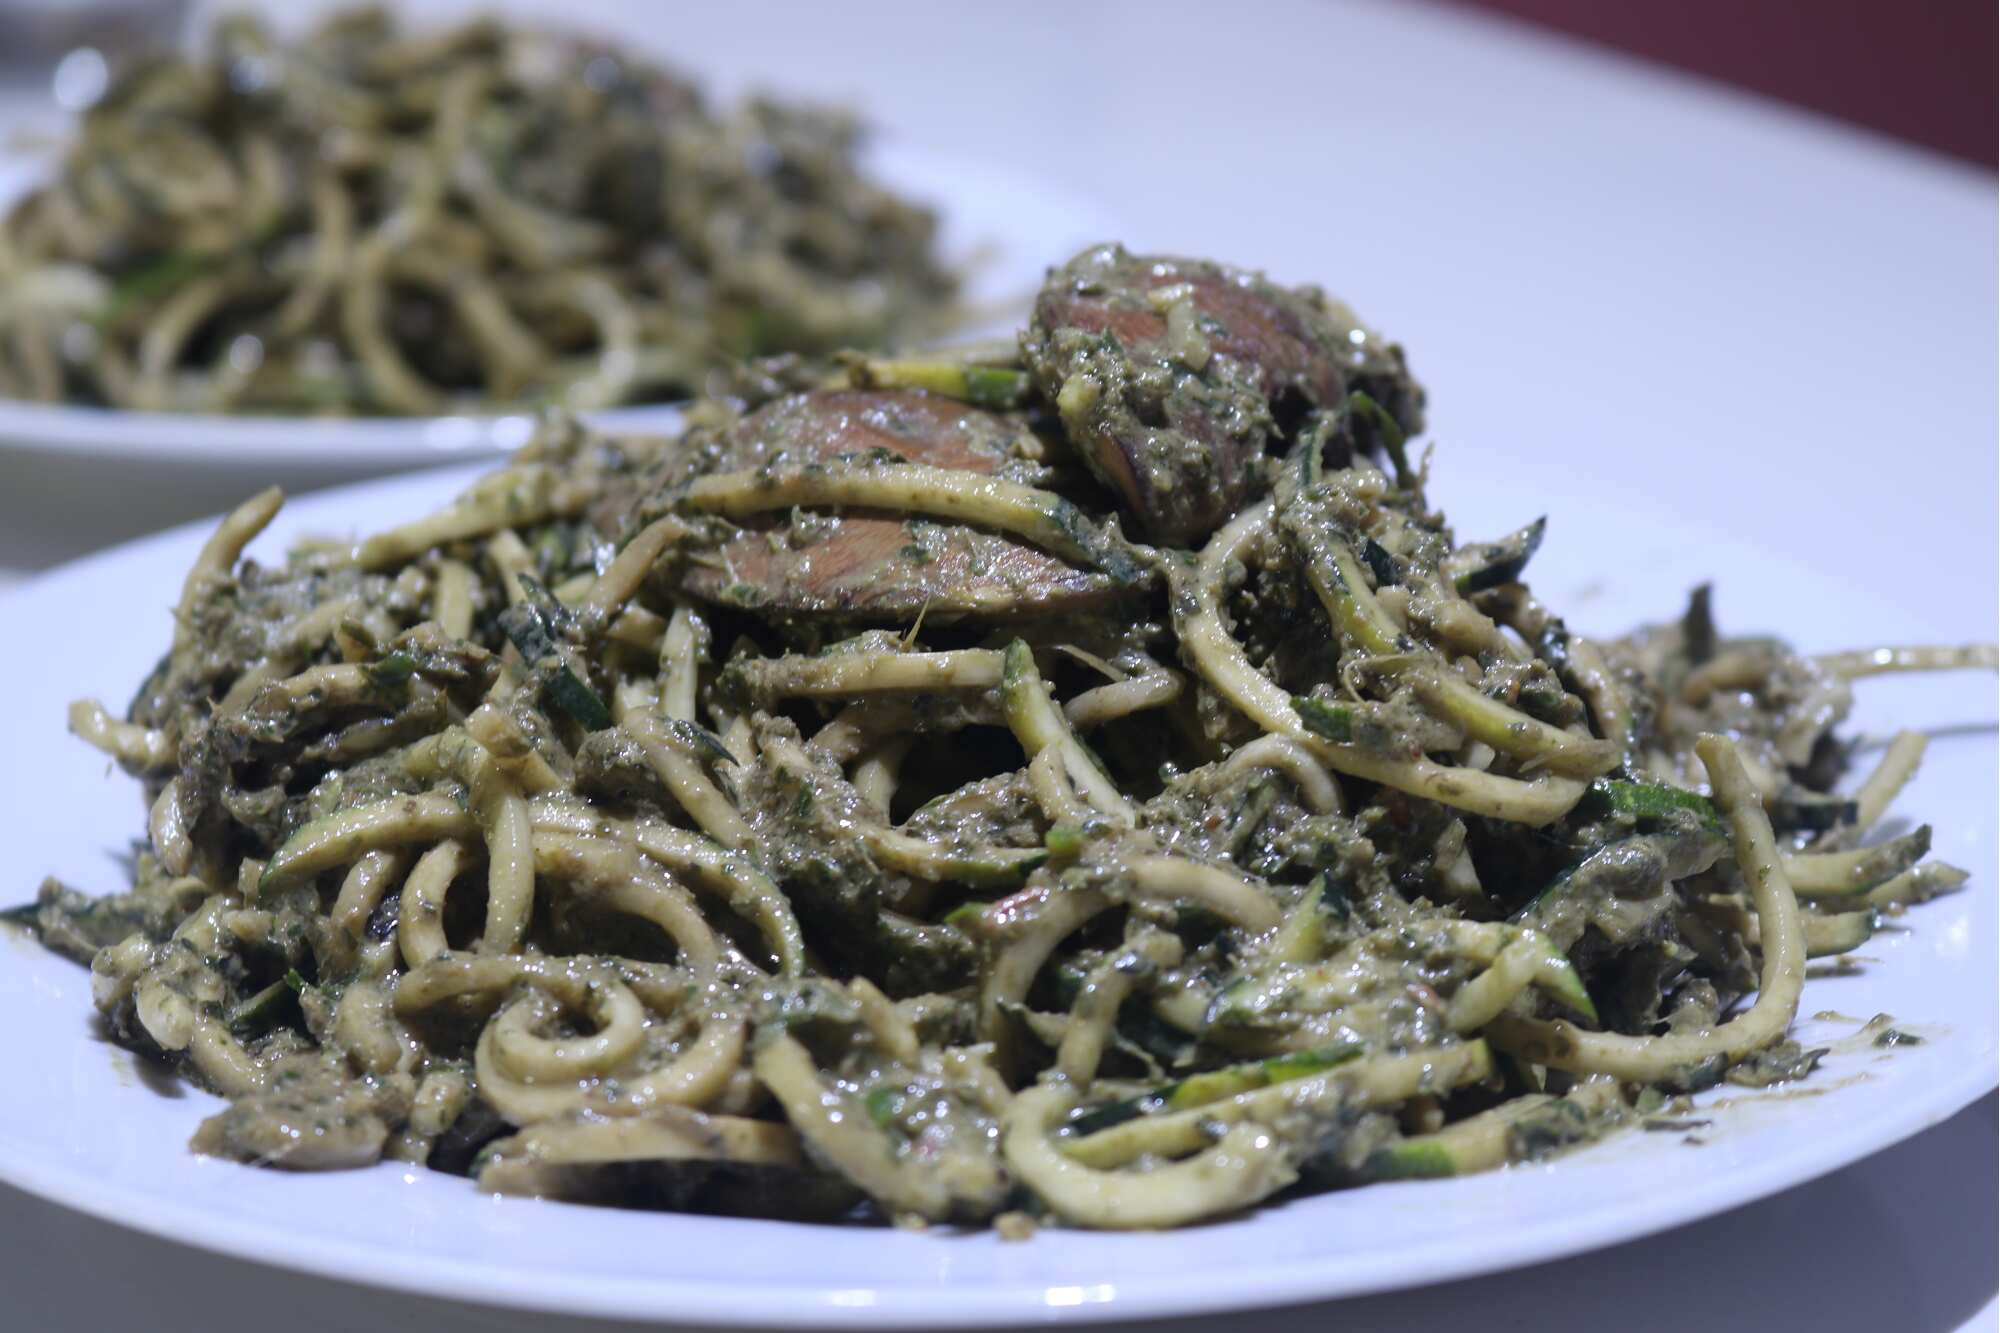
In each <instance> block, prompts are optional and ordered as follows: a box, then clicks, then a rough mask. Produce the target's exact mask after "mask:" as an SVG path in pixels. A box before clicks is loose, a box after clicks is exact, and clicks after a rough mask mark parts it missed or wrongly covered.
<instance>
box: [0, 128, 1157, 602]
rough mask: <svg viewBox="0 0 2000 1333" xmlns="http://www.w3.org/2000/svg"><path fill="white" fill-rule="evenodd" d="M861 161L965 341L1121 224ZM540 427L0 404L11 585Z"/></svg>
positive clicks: (25, 163) (660, 427)
mask: <svg viewBox="0 0 2000 1333" xmlns="http://www.w3.org/2000/svg"><path fill="white" fill-rule="evenodd" d="M6 109H7V108H5V107H0V112H4V111H5V110H6ZM38 123H39V124H44V125H45V124H47V122H46V121H42V122H38ZM864 163H865V166H866V168H867V169H868V170H869V172H870V173H871V174H873V175H875V176H876V177H877V178H878V179H880V180H882V181H883V182H884V183H885V184H887V185H889V186H890V187H892V188H894V189H895V190H897V191H898V192H900V193H903V194H905V195H907V196H908V197H910V198H912V199H916V200H919V201H921V202H923V203H925V204H927V205H929V206H930V207H932V208H933V209H935V210H936V211H937V213H938V215H939V219H940V223H941V228H940V249H941V252H942V253H943V255H944V256H945V258H946V261H947V262H948V263H950V264H952V265H954V266H956V267H959V268H961V269H962V270H963V271H964V273H965V275H966V292H965V299H966V303H967V306H968V309H969V310H971V311H972V312H973V313H974V318H975V323H974V324H973V325H972V326H971V327H969V328H967V329H966V330H965V331H964V333H965V335H966V336H974V335H980V334H993V333H1009V332H1011V331H1012V329H1013V328H1014V327H1016V325H1017V323H1018V320H1019V317H1020V316H1021V315H1022V314H1024V313H1025V312H1026V309H1027V303H1028V300H1029V298H1030V297H1031V296H1032V295H1033V293H1034V290H1035V288H1036V287H1037V286H1039V285H1040V283H1041V280H1042V274H1043V270H1044V269H1045V267H1046V266H1047V265H1048V264H1050V263H1053V262H1059V261H1060V260H1062V259H1064V258H1067V257H1068V256H1069V255H1070V254H1072V253H1074V252H1075V251H1077V250H1080V249H1082V248H1083V247H1084V246H1086V245H1089V244H1091V243H1092V242H1095V241H1101V240H1105V239H1108V238H1110V237H1113V236H1115V235H1116V234H1118V232H1119V230H1120V226H1119V224H1118V223H1117V222H1116V221H1114V220H1112V219H1111V218H1110V217H1109V216H1108V215H1107V214H1106V213H1105V212H1104V211H1103V210H1101V209H1099V208H1098V207H1096V206H1095V205H1093V204H1091V203H1089V202H1088V201H1085V200H1083V199H1080V198H1078V197H1077V196H1075V195H1072V194H1068V193H1066V192H1064V191H1063V190H1062V189H1061V188H1060V187H1052V186H1050V185H1048V184H1046V183H1044V182H1041V181H1037V180H1033V179H1030V178H1028V177H1026V176H1023V175H1020V174H1018V173H1015V172H1012V171H1008V170H1005V169H1000V168H994V167H991V166H988V165H986V164H983V163H981V162H978V161H976V160H972V159H961V158H955V157H952V156H949V155H946V154H941V153H938V152H935V151H932V150H928V149H918V148H913V147H909V146H907V145H903V144H900V143H896V142H893V141H877V142H875V143H874V144H872V145H871V146H870V147H869V148H868V150H867V152H866V154H865V156H864ZM40 170H42V160H41V159H39V158H37V157H33V156H30V155H27V154H25V153H23V152H18V151H17V152H15V153H14V154H12V155H10V156H7V157H0V208H4V207H5V206H6V204H7V203H8V202H9V201H10V200H11V199H12V198H13V197H14V196H15V195H16V194H17V193H19V192H20V191H21V190H23V189H25V188H27V187H28V185H29V183H30V182H32V181H33V180H34V179H35V177H36V173H38V172H39V171H40ZM591 420H592V421H594V422H596V423H598V424H600V425H602V426H604V427H606V428H608V429H616V430H621V431H626V432H646V433H651V432H660V431H666V430H671V429H673V428H674V426H675V424H676V422H677V421H678V411H677V409H675V408H674V407H673V406H672V405H670V404H659V405H644V406H633V407H621V408H615V409H611V410H609V411H605V412H599V413H594V414H592V415H591ZM533 427H534V418H533V417H532V416H531V415H529V414H526V413H512V414H507V415H500V416H444V417H353V418H331V417H315V418H301V417H271V416H205V415H199V414H193V413H169V412H127V411H118V410H115V409H109V408H97V407H73V406H64V405H55V404H44V403H25V402H19V401H15V400H10V399H0V476H4V477H5V479H6V485H5V486H4V487H0V581H4V571H6V570H8V569H11V570H13V571H15V572H16V573H17V575H18V573H19V572H22V571H31V570H35V569H42V568H46V567H48V566H49V565H52V564H56V563H58V562H60V561H62V560H66V559H70V558H73V557H75V556H77V555H80V554H82V553H83V552H85V551H88V550H92V549H95V548H96V547H100V546H103V545H106V544H107V543H110V542H115V541H120V540H123V539H125V538H128V537H132V536H136V535H138V534H139V533H143V532H150V531H153V530H155V529H157V528H161V527H165V526H167V525H169V524H172V523H176V522H180V521H183V520H185V519H189V518H193V517H195V516H196V515H200V514H206V513H210V512H213V511H215V510H218V509H224V508H227V507H229V506H230V505H233V504H234V503H236V502H237V501H238V500H240V499H242V498H243V497H244V496H245V495H247V494H249V493H250V492H252V491H255V490H257V489H259V488H261V487H263V486H266V485H270V484H273V483H275V484H277V485H281V486H283V487H285V489H286V490H288V491H291V492H294V493H297V492H302V491H309V490H314V489H317V488H319V487H322V486H328V485H332V484H334V483H337V482H341V481H349V480H354V479H357V478H361V477H367V476H375V475H380V474H383V473H387V472H398V471H408V470H412V469H416V468H423V467H434V466H437V465H439V464H443V463H450V462H459V461H464V460H467V459H476V458H490V457H493V456H497V455H499V454H501V453H504V452H506V451H508V450H510V449H514V448H516V447H518V446H519V445H521V444H522V443H523V442H525V441H526V440H527V438H528V435H529V433H530V431H531V430H532V429H533Z"/></svg>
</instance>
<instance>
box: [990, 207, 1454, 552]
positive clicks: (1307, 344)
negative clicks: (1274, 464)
mask: <svg viewBox="0 0 2000 1333" xmlns="http://www.w3.org/2000/svg"><path fill="white" fill-rule="evenodd" d="M1021 349H1022V354H1023V356H1024V358H1025V359H1026V361H1027V364H1028V367H1029V369H1030V370H1031V371H1032V372H1033V373H1034V376H1035V383H1036V387H1037V388H1038V389H1039V390H1040V391H1041V393H1042V394H1043V395H1044V396H1045V397H1046V398H1047V399H1048V400H1049V401H1050V402H1052V403H1054V404H1055V407H1056V410H1057V412H1058V413H1059V414H1060V416H1061V417H1062V422H1063V425H1064V427H1065V428H1066V429H1067V431H1068V433H1069V435H1070V438H1071V440H1072V441H1074V442H1075V443H1076V444H1077V445H1078V447H1079V449H1080V451H1081V452H1082V454H1083V457H1084V461H1085V462H1086V463H1087V464H1088V465H1089V467H1090V468H1091V470H1092V471H1093V472H1095V473H1096V474H1097V476H1098V477H1099V479H1100V480H1102V481H1103V482H1104V483H1105V484H1106V485H1108V486H1110V487H1111V488H1112V490H1113V491H1115V492H1116V493H1117V495H1118V496H1119V497H1120V499H1121V500H1122V501H1123V503H1124V504H1125V506H1126V508H1127V509H1129V510H1130V511H1131V513H1132V514H1133V516H1134V517H1135V518H1136V519H1137V520H1138V522H1139V526H1140V527H1141V528H1142V529H1143V531H1144V532H1145V533H1146V534H1147V535H1148V536H1150V537H1152V538H1153V539H1155V540H1158V541H1162V542H1167V543H1172V544H1175V545H1183V546H1192V545H1197V544H1199V543H1200V541H1201V539H1202V538H1204V537H1206V536H1207V535H1208V534H1209V533H1210V532H1212V531H1214V529H1215V528H1216V527H1217V526H1219V525H1220V524H1221V523H1222V522H1223V520H1224V519H1226V518H1227V517H1228V516H1229V515H1231V514H1233V513H1235V512H1236V511H1237V510H1238V509H1239V508H1240V507H1241V506H1242V504H1243V503H1244V501H1245V500H1247V499H1249V498H1250V497H1251V496H1253V495H1255V494H1256V493H1257V492H1258V491H1260V490H1262V489H1263V487H1264V486H1265V485H1266V484H1267V482H1268V473H1269V465H1268V464H1267V463H1266V462H1265V460H1266V458H1267V457H1268V456H1269V455H1272V454H1275V453H1282V452H1283V450H1284V447H1285V446H1286V444H1287V442H1288V441H1289V439H1290V438H1292V437H1293V436H1295V435H1296V434H1297V433H1298V431H1299V429H1300V427H1301V426H1302V424H1303V423H1304V421H1305V419H1306V417H1307V416H1308V415H1309V414H1311V413H1313V412H1315V411H1322V410H1332V409H1336V408H1339V407H1341V406H1342V405H1343V404H1344V403H1345V402H1346V401H1347V398H1348V395H1349V394H1350V393H1351V392H1355V391H1360V392H1364V393H1366V394H1368V396H1369V397H1370V398H1371V399H1372V400H1374V402H1375V403H1376V404H1377V405H1379V406H1380V407H1381V408H1383V409H1384V411H1385V412H1386V414H1387V415H1388V416H1389V417H1391V418H1393V420H1394V422H1395V424H1396V425H1398V426H1400V427H1401V428H1402V430H1403V432H1404V433H1406V434H1408V433H1413V432H1415V431H1417V430H1419V429H1421V427H1422V424H1423V417H1422V408H1423V390H1422V389H1421V388H1420V387H1419V386H1418V385H1417V383H1416V381H1415V380H1413V379H1411V378H1410V375H1409V372H1408V371H1407V369H1405V367H1404V364H1403V354H1402V349H1401V348H1398V347H1396V346H1394V345H1391V344H1387V343H1384V342H1383V341H1382V340H1381V339H1380V338H1379V337H1377V336H1376V335H1375V334H1373V333H1371V332H1369V331H1368V330H1367V329H1366V328H1364V327H1363V326H1362V325H1361V324H1360V323H1359V322H1358V321H1357V320H1356V319H1355V318H1354V316H1353V315H1352V313H1351V312H1349V311H1348V310H1346V309H1345V308H1344V307H1342V306H1340V305H1339V304H1338V303H1337V302H1333V301H1329V300H1328V299H1327V298H1326V297H1325V296H1324V295H1323V294H1321V293H1320V292H1319V291H1318V290H1317V289H1315V288H1310V287H1300V288H1286V287H1280V286H1278V285H1277V284H1275V283H1272V282H1270V281H1268V280H1267V279H1265V278H1264V277H1263V276H1262V275H1261V274H1256V273H1251V272H1247V271H1245V270H1242V269H1236V268H1231V267H1229V266H1227V265H1223V264H1215V263H1209V262H1206V261H1203V260H1191V259H1174V258H1166V257H1160V256H1143V255H1133V254H1129V253H1127V252H1126V250H1125V249H1124V248H1123V247H1122V246H1118V245H1104V246H1099V247H1096V248H1094V249H1090V250H1086V251H1084V252H1083V253H1082V254H1080V255H1078V256H1077V257H1076V258H1074V259H1072V260H1071V261H1070V262H1069V263H1067V264H1065V265H1063V266H1062V267H1061V268H1059V269H1056V270H1054V271H1053V272H1051V274H1050V275H1049V280H1048V281H1047V282H1046V283H1045V284H1044V285H1043V287H1042V290H1041V294H1040V295H1039V296H1038V297H1037V299H1036V302H1035V312H1034V317H1033V319H1032V321H1031V323H1030V324H1029V327H1028V329H1027V331H1026V332H1025V333H1023V335H1022V338H1021ZM1367 415H1368V417H1369V421H1368V422H1367V423H1366V424H1365V425H1359V426H1358V430H1359V431H1361V432H1362V433H1363V439H1362V441H1361V442H1362V443H1367V442H1368V440H1369V437H1372V434H1373V432H1374V431H1375V430H1376V429H1378V427H1377V426H1376V424H1375V421H1374V417H1375V414H1373V413H1369V414H1367Z"/></svg>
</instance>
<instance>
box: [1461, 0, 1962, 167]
mask: <svg viewBox="0 0 2000 1333" xmlns="http://www.w3.org/2000/svg"><path fill="white" fill-rule="evenodd" d="M1457 2H1458V3H1462V4H1467V5H1471V6H1473V7H1476V8H1479V9H1485V10H1490V11H1494V12H1498V13H1504V14H1511V15H1513V16H1515V17H1517V18H1522V19H1527V20H1529V21H1530V22H1533V23H1537V24H1541V25H1543V26H1545V27H1549V28H1555V29H1558V30H1560V31H1562V32H1566V33H1569V34H1570V35H1572V36H1576V37H1582V38H1586V39H1589V40H1592V41H1596V42H1601V43H1603V44H1604V45H1607V46H1613V47H1617V48H1619V49H1620V50H1623V51H1627V52H1630V53H1631V54H1633V55H1638V56H1645V57H1648V58H1650V59H1653V60H1658V61H1661V62H1663V63H1665V64H1669V65H1676V66H1679V67H1680V68H1682V69H1687V70H1692V71H1694V72H1695V73H1698V74H1706V75H1708V76H1710V77H1712V78H1716V79H1720V80H1722V81H1723V82H1726V83H1732V84H1736V85H1738V86H1740V87H1744V88H1748V89H1752V90H1754V91H1756V92H1760V93H1765V94H1768V95H1770V96H1772V97H1777V98H1781V99H1783V100H1784V101H1787V102H1794V103H1797V104H1798V105H1800V106H1804V107H1809V108H1811V109H1813V110H1815V111H1821V112H1825V113H1826V114H1828V115H1832V116H1837V117H1839V118H1841V119H1842V120H1848V121H1853V122H1855V123H1856V124H1860V125H1865V126H1868V127H1870V128H1872V129H1876V130H1880V131H1882V132H1884V133H1886V134H1891V135H1895V136H1896V137H1898V138H1901V139H1907V140H1910V141H1912V142H1914V143H1919V144H1924V145H1926V146H1928V147H1931V148H1935V149H1937V150H1938V151H1940V152H1944V153H1949V154H1950V155H1952V156H1953V157H1958V158H1963V159H1964V160H1966V161H1968V162H1975V163H1978V164H1980V165H1982V166H1984V167H1986V168H1988V169H1989V170H1990V169H1992V168H1993V166H1994V162H1995V152H1994V140H1995V123H1996V116H2000V103H1997V102H1996V94H1995V89H1994V85H1995V48H1996V44H2000V32H1996V28H2000V24H1996V13H2000V4H1996V3H1995V0H1457Z"/></svg>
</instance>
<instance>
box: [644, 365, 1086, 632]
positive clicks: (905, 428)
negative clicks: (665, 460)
mask: <svg viewBox="0 0 2000 1333" xmlns="http://www.w3.org/2000/svg"><path fill="white" fill-rule="evenodd" d="M885 452H886V453H889V454H893V455H895V456H896V457H899V458H902V459H906V460H908V461H910V462H913V463H923V464H927V465H929V466H932V467H942V468H952V469H955V470H960V471H967V472H976V473H979V474H981V475H984V476H996V475H997V476H1006V477H1009V478H1010V479H1018V480H1023V481H1034V480H1036V479H1038V474H1039V467H1038V465H1037V464H1035V463H1033V462H1032V461H1030V458H1031V456H1032V455H1033V454H1034V453H1037V452H1039V446H1038V444H1037V443H1036V442H1035V440H1034V437H1033V436H1032V435H1031V434H1030V433H1029V431H1028V428H1027V425H1026V423H1025V421H1023V419H1022V418H1020V417H1018V416H1014V415H1010V414H1004V413H995V412H987V411H983V410H981V409H979V408H975V407H969V406H967V405H966V404H964V403H959V402H955V401H953V400H951V399H948V398H941V397H935V396H933V395H930V394H927V393H924V392H922V391H918V390H893V389H890V390H881V389H876V390H862V389H828V390H818V391H814V392H810V393H800V394H792V395H789V396H787V397H784V398H780V399H777V400H776V401H774V402H771V403H768V404H766V405H765V406H764V407H762V408H759V409H758V410H757V411H755V412H752V413H751V414H750V415H748V416H746V417H744V418H742V419H741V420H740V421H738V422H736V423H734V424H733V425H731V426H730V427H728V428H727V429H726V430H725V431H723V432H722V433H721V435H720V437H719V438H718V439H716V440H715V441H714V442H713V443H712V444H711V445H710V447H709V448H708V449H707V450H705V451H704V453H705V457H703V458H702V459H701V460H700V470H701V471H704V472H716V471H744V470H748V469H753V468H758V467H764V466H767V465H784V464H792V465H796V464H805V463H817V464H824V465H827V466H836V467H837V466H839V465H840V463H841V461H842V460H843V459H844V458H855V457H867V456H870V455H875V456H879V455H880V454H881V453H885ZM681 569H682V572H681V576H680V577H681V587H682V589H683V590H684V591H686V592H687V593H689V594H691V595H693V596H696V597H699V598H702V599H704V600H707V601H715V602H723V603H728V604H734V605H739V606H755V607H760V608H766V609H775V610H780V611H784V612H788V613H791V614H795V615H810V616H837V617H841V618H847V619H863V620H883V621H895V620H907V619H909V618H911V617H913V616H915V615H917V614H918V613H919V612H923V611H925V609H926V608H928V614H929V615H931V616H963V615H978V616H1009V615H1039V614H1047V613H1050V612H1055V611H1074V610H1083V609H1087V608H1090V607H1095V606H1099V605H1102V604H1103V603H1105V602H1107V601H1110V600H1111V599H1113V598H1115V597H1117V596H1119V595H1120V594H1121V593H1122V592H1124V591H1125V587H1124V585H1122V584H1120V583H1119V582H1118V581H1116V580H1115V579H1112V578H1110V577H1108V576H1107V575H1105V574H1102V573H1099V572H1097V571H1093V570H1083V569H1078V568H1076V567H1075V566H1073V565H1070V564H1068V563H1066V562H1065V561H1063V560H1062V559H1060V558H1058V557H1056V556H1054V555H1051V554H1049V553H1048V552H1046V551H1042V550H1039V549H1037V548H1036V547H1033V546H1030V545H1027V544H1026V543H1024V542H1021V541H1019V540H1017V539H1015V538H1013V537H1009V536H1003V535H1001V534H998V533H992V532H985V531H981V530H978V529H975V528H969V527H963V526H957V525H953V524H947V523H939V522H935V521H932V520H929V519H923V518H906V517H891V516H887V515H877V514H856V513H834V514H810V515H806V514H800V515H794V516H793V517H792V518H791V520H790V521H789V522H786V523H780V524H778V525H776V526H763V527H748V528H746V529H745V530H742V531H740V532H738V533H736V534H735V535H734V536H732V537H730V538H729V539H728V540H726V541H724V542H723V543H722V544H721V545H720V546H718V547H716V548H714V549H713V550H710V551H704V552H696V553H693V554H692V555H691V557H690V559H689V560H688V561H687V562H686V563H685V564H683V565H682V567H681Z"/></svg>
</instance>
